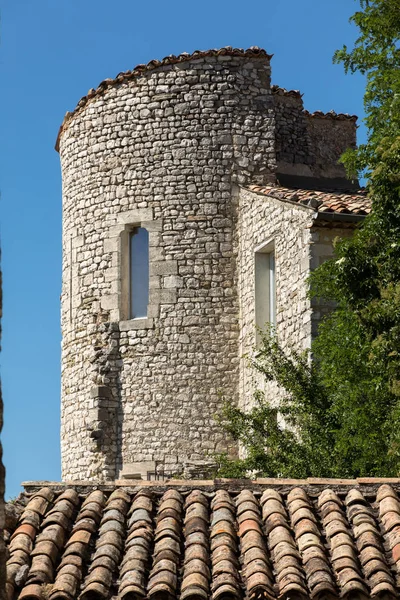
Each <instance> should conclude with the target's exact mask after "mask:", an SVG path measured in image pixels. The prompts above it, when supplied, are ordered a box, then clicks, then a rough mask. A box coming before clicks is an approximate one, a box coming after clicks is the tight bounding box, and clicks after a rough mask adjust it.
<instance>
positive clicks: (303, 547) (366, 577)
mask: <svg viewBox="0 0 400 600" xmlns="http://www.w3.org/2000/svg"><path fill="white" fill-rule="evenodd" d="M263 481H265V484H262V483H261V482H250V481H248V482H244V481H240V482H235V481H231V482H229V481H226V480H221V481H220V482H218V481H216V482H207V484H206V482H202V483H200V487H199V488H198V489H196V482H195V481H193V482H179V483H177V482H175V484H174V485H171V486H170V485H169V484H166V485H165V484H164V485H163V484H161V485H160V484H155V483H154V482H153V484H152V485H146V482H143V485H141V484H138V485H137V486H136V487H135V486H132V487H126V488H124V487H122V486H118V487H116V488H114V490H113V491H111V490H110V486H108V489H107V486H101V485H99V486H98V487H103V488H104V489H103V491H102V490H100V489H93V488H95V487H96V486H95V485H92V486H91V487H90V488H88V487H87V486H86V487H85V485H78V484H77V485H76V489H74V487H67V488H64V489H62V491H60V487H59V488H58V489H57V488H54V487H53V488H51V487H47V488H41V489H39V490H38V491H36V492H35V493H34V494H33V495H32V496H31V498H30V500H29V502H28V504H27V506H26V508H25V510H24V511H23V513H22V515H21V517H20V519H19V523H18V524H17V526H16V528H15V531H12V532H6V539H7V540H8V550H9V559H8V563H7V584H6V585H7V594H8V599H9V600H12V599H13V598H17V596H18V598H20V599H21V600H23V599H28V598H29V599H31V600H42V599H43V598H47V599H48V600H75V599H76V598H78V596H79V597H80V598H82V600H89V599H90V600H93V599H98V600H106V599H107V600H108V599H110V598H112V597H114V596H116V595H118V597H119V598H121V599H126V600H130V599H140V598H149V599H154V600H158V599H161V598H162V599H170V600H173V599H175V598H181V599H183V600H187V599H188V598H190V599H191V600H194V599H196V600H199V599H201V598H203V599H204V600H208V599H209V598H211V599H212V600H218V599H221V600H222V599H223V598H224V599H225V600H226V599H227V598H229V599H231V600H242V599H243V598H249V599H257V600H261V599H263V600H264V599H266V600H274V599H275V598H289V597H293V596H296V597H299V598H304V599H305V598H312V599H314V598H338V597H341V598H343V597H344V598H347V599H350V598H354V597H355V595H357V594H358V595H359V597H368V596H370V597H375V596H378V595H385V597H386V598H387V600H391V599H394V598H396V599H398V598H399V597H400V594H399V569H400V542H399V535H398V529H399V524H400V502H399V498H398V495H397V493H396V491H395V489H397V490H398V489H400V480H397V482H396V483H395V484H394V485H393V486H391V485H388V484H384V485H380V486H379V483H378V484H377V483H375V482H379V480H372V481H370V482H369V483H368V484H360V483H358V481H355V480H354V481H349V482H346V481H341V482H336V481H335V480H332V481H331V482H330V483H328V482H325V483H324V482H323V481H322V480H321V481H315V482H313V483H311V484H307V482H297V485H296V484H293V483H288V482H286V483H285V482H284V481H283V480H282V483H281V485H275V486H273V485H272V484H268V483H267V481H268V480H263Z"/></svg>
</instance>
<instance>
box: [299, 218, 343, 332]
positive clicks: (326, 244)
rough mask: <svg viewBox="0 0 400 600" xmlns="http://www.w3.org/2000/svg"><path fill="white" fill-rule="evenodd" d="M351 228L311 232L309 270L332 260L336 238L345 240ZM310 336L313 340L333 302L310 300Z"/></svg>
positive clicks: (313, 230)
mask: <svg viewBox="0 0 400 600" xmlns="http://www.w3.org/2000/svg"><path fill="white" fill-rule="evenodd" d="M353 232H354V229H353V227H347V228H346V227H344V226H342V227H333V228H332V227H326V226H325V227H318V226H314V227H313V228H312V230H311V238H310V242H311V246H310V269H316V268H317V267H319V266H320V265H322V263H324V262H325V261H326V260H328V259H330V258H332V256H333V247H334V242H335V239H336V238H340V239H342V238H346V237H351V236H352V235H353ZM311 306H312V315H311V322H312V326H311V334H312V337H313V338H314V337H315V336H316V335H317V333H318V324H319V323H320V321H321V319H323V318H324V317H325V316H326V315H327V314H329V312H331V310H332V309H333V308H334V303H333V302H328V301H326V300H323V299H322V298H312V299H311Z"/></svg>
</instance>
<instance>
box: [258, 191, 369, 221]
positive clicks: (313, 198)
mask: <svg viewBox="0 0 400 600" xmlns="http://www.w3.org/2000/svg"><path fill="white" fill-rule="evenodd" d="M247 189H249V190H250V191H252V192H256V193H257V194H263V195H265V196H270V197H272V198H277V199H278V200H288V201H290V202H297V203H298V204H303V205H305V206H310V207H312V208H314V209H315V210H317V211H318V212H319V213H321V214H322V213H343V214H348V215H367V214H368V213H370V212H371V207H372V203H371V200H370V199H369V198H368V197H367V195H366V192H365V190H359V191H357V192H340V191H319V190H302V189H295V188H286V187H281V186H272V185H271V186H260V185H250V186H248V188H247Z"/></svg>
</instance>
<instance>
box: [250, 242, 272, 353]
mask: <svg viewBox="0 0 400 600" xmlns="http://www.w3.org/2000/svg"><path fill="white" fill-rule="evenodd" d="M275 287H276V286H275V255H274V249H273V245H272V244H266V245H265V246H263V247H262V248H260V249H259V250H257V251H256V253H255V313H256V326H257V329H265V327H266V325H268V324H270V325H273V326H274V325H275V324H276V289H275ZM259 337H260V336H259V333H258V332H257V343H258V342H259Z"/></svg>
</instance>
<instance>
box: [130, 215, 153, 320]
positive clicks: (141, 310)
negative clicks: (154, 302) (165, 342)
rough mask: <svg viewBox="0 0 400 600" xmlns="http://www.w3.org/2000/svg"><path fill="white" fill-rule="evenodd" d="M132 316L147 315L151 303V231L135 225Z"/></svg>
mask: <svg viewBox="0 0 400 600" xmlns="http://www.w3.org/2000/svg"><path fill="white" fill-rule="evenodd" d="M129 250H130V256H129V259H130V268H129V274H130V285H129V289H130V295H129V296H130V307H129V310H130V318H131V319H140V318H145V317H147V307H148V304H149V232H148V231H147V230H146V229H144V227H135V228H134V229H133V230H132V232H131V234H130V240H129Z"/></svg>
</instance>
